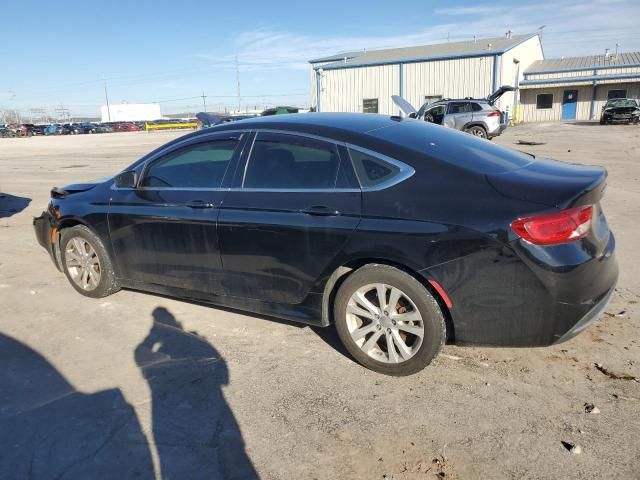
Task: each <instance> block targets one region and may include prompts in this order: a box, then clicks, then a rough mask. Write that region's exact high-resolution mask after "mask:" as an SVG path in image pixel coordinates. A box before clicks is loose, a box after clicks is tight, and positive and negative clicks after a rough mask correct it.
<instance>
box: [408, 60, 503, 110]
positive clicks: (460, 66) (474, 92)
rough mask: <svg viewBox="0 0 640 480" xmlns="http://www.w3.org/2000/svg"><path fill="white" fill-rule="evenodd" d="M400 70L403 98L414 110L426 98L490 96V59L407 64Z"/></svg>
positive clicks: (491, 62)
mask: <svg viewBox="0 0 640 480" xmlns="http://www.w3.org/2000/svg"><path fill="white" fill-rule="evenodd" d="M403 68H404V72H403V80H404V85H403V96H404V98H406V99H407V100H408V101H409V103H411V104H412V105H413V106H415V107H416V108H419V107H420V106H421V105H422V104H423V103H424V101H425V96H436V95H440V96H442V97H443V98H464V97H485V96H486V95H488V94H490V93H491V88H492V78H493V57H492V56H491V57H472V58H458V59H452V60H442V61H434V62H421V63H407V64H405V65H404V67H403Z"/></svg>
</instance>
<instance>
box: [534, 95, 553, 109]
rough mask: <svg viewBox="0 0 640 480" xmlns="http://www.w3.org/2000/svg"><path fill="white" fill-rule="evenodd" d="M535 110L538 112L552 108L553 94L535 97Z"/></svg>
mask: <svg viewBox="0 0 640 480" xmlns="http://www.w3.org/2000/svg"><path fill="white" fill-rule="evenodd" d="M536 108H537V109H538V110H548V109H550V108H553V93H539V94H538V95H537V96H536Z"/></svg>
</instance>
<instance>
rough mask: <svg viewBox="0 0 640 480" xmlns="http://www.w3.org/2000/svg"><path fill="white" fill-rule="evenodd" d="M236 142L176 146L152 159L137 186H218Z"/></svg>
mask: <svg viewBox="0 0 640 480" xmlns="http://www.w3.org/2000/svg"><path fill="white" fill-rule="evenodd" d="M237 145H238V140H236V139H225V140H215V141H210V142H205V143H198V144H196V145H189V146H188V147H184V148H180V149H178V150H174V151H173V152H171V153H168V154H166V155H164V156H162V157H160V158H159V159H157V160H155V161H154V162H153V163H151V165H150V166H149V167H148V169H147V171H146V172H145V174H144V177H143V178H142V181H141V183H140V186H142V187H147V188H153V187H159V188H219V187H220V185H221V184H222V179H223V178H224V174H225V172H226V171H227V168H228V167H229V163H230V162H231V158H232V157H233V153H234V152H235V149H236V147H237Z"/></svg>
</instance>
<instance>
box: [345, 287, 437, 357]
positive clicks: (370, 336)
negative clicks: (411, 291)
mask: <svg viewBox="0 0 640 480" xmlns="http://www.w3.org/2000/svg"><path fill="white" fill-rule="evenodd" d="M346 315H347V329H348V330H349V334H350V335H351V339H352V340H353V341H354V342H355V344H356V345H357V346H358V347H359V348H360V349H361V350H362V351H363V352H364V353H366V354H367V355H368V356H370V357H371V358H373V359H375V360H378V361H380V362H384V363H402V362H405V361H407V360H409V359H410V358H411V357H413V356H414V355H415V354H416V353H417V352H418V350H419V349H420V346H421V345H422V341H423V339H424V333H425V329H424V322H423V320H422V316H421V315H420V311H419V310H418V308H417V307H416V305H415V303H414V302H413V300H411V298H409V296H408V295H407V294H406V293H404V292H403V291H402V290H400V289H399V288H396V287H394V286H392V285H387V284H384V283H373V284H369V285H365V286H363V287H361V288H359V289H358V290H356V292H355V293H354V294H353V295H352V296H351V298H350V299H349V302H348V304H347V312H346Z"/></svg>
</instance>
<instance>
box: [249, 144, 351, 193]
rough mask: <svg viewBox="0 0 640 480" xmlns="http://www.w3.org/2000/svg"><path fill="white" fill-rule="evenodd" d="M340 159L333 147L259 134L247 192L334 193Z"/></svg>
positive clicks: (250, 162)
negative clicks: (309, 191)
mask: <svg viewBox="0 0 640 480" xmlns="http://www.w3.org/2000/svg"><path fill="white" fill-rule="evenodd" d="M339 166H340V157H339V155H338V150H337V148H336V146H335V145H334V144H333V143H330V142H324V141H322V140H316V139H313V138H309V137H303V136H298V135H290V134H284V133H270V132H259V133H258V134H257V136H256V139H255V142H254V144H253V148H252V150H251V156H250V158H249V164H248V165H247V170H246V173H245V177H244V182H243V185H242V186H243V187H244V188H266V189H333V188H335V185H336V178H337V176H338V167H339Z"/></svg>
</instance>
